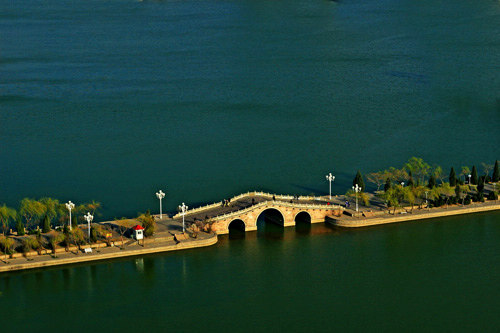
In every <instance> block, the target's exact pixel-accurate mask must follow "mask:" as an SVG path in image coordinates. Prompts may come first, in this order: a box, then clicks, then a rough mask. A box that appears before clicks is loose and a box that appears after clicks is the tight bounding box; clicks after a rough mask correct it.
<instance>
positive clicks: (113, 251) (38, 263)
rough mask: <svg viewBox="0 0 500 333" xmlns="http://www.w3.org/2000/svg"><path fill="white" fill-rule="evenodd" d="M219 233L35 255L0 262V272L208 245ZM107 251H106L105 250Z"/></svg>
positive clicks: (214, 240)
mask: <svg viewBox="0 0 500 333" xmlns="http://www.w3.org/2000/svg"><path fill="white" fill-rule="evenodd" d="M217 240H218V238H217V235H216V234H212V235H210V237H208V238H204V239H196V240H189V241H181V242H180V243H178V244H154V245H150V246H147V247H142V246H135V247H134V248H125V249H123V250H121V249H120V248H119V247H111V248H109V247H108V248H103V249H101V252H99V253H97V252H93V253H86V254H78V255H74V254H71V253H69V254H68V253H64V254H60V255H58V257H55V258H54V257H52V256H49V255H44V256H40V257H38V256H37V257H35V258H34V259H33V260H32V261H28V262H24V263H12V262H10V263H8V264H5V263H0V273H2V272H13V271H20V270H28V269H34V268H45V267H52V266H61V265H69V264H78V263H86V262H92V261H98V260H106V259H117V258H124V257H133V256H138V255H144V254H154V253H160V252H170V251H179V250H187V249H194V248H199V247H207V246H211V245H214V244H216V243H217ZM104 251H106V252H104Z"/></svg>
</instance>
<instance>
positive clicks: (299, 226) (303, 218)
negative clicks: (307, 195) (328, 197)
mask: <svg viewBox="0 0 500 333" xmlns="http://www.w3.org/2000/svg"><path fill="white" fill-rule="evenodd" d="M294 220H295V231H296V232H297V233H299V234H304V235H308V234H310V233H311V214H309V213H308V212H299V213H297V215H295V219H294Z"/></svg>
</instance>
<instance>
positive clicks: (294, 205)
mask: <svg viewBox="0 0 500 333" xmlns="http://www.w3.org/2000/svg"><path fill="white" fill-rule="evenodd" d="M269 205H271V206H281V207H290V208H301V209H330V210H336V209H344V207H342V206H340V205H314V204H299V203H290V202H285V201H264V202H259V203H258V204H255V205H252V206H250V207H247V208H243V209H240V210H237V211H234V212H230V213H226V214H221V215H217V216H214V217H211V218H209V219H208V220H207V221H206V222H207V223H212V222H216V221H220V220H225V219H227V218H230V217H235V216H238V215H241V214H246V213H249V212H251V211H252V210H255V209H257V208H260V207H264V206H269Z"/></svg>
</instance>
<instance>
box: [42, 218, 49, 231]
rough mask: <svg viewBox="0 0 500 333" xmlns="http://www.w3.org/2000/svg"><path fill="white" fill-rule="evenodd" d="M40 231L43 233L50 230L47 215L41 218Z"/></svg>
mask: <svg viewBox="0 0 500 333" xmlns="http://www.w3.org/2000/svg"><path fill="white" fill-rule="evenodd" d="M42 232H43V233H44V234H45V233H47V232H50V218H49V216H48V215H45V217H44V218H43V226H42Z"/></svg>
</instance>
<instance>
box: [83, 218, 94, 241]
mask: <svg viewBox="0 0 500 333" xmlns="http://www.w3.org/2000/svg"><path fill="white" fill-rule="evenodd" d="M83 218H84V219H85V220H87V224H88V229H89V240H90V223H91V222H92V220H93V219H94V215H92V214H90V212H87V215H84V216H83Z"/></svg>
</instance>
